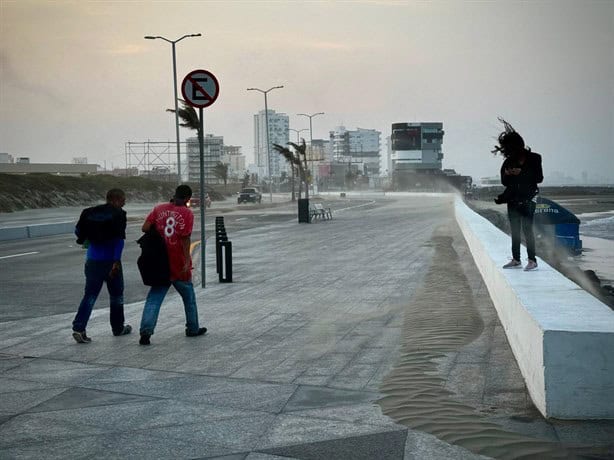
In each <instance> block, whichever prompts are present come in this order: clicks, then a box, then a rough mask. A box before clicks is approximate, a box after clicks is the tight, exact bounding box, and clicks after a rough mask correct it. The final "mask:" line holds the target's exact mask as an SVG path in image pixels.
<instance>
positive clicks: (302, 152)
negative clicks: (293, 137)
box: [288, 139, 311, 200]
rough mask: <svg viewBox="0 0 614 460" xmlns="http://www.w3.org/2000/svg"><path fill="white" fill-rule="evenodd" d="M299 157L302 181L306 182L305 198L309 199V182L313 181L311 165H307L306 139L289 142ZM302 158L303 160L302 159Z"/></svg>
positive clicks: (298, 164)
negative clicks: (297, 142) (310, 170)
mask: <svg viewBox="0 0 614 460" xmlns="http://www.w3.org/2000/svg"><path fill="white" fill-rule="evenodd" d="M288 145H290V146H291V147H292V148H293V149H294V151H295V152H296V155H297V157H298V163H297V166H298V167H299V172H300V176H301V179H302V181H303V182H304V183H305V199H307V200H308V199H309V184H310V183H311V174H310V172H309V167H308V166H307V145H306V144H305V139H301V143H300V145H299V144H295V143H294V142H288ZM301 158H302V161H301Z"/></svg>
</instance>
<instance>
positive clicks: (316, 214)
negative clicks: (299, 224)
mask: <svg viewBox="0 0 614 460" xmlns="http://www.w3.org/2000/svg"><path fill="white" fill-rule="evenodd" d="M309 218H310V219H332V218H333V212H332V211H331V209H330V208H325V207H324V206H322V203H314V204H313V205H312V206H310V207H309Z"/></svg>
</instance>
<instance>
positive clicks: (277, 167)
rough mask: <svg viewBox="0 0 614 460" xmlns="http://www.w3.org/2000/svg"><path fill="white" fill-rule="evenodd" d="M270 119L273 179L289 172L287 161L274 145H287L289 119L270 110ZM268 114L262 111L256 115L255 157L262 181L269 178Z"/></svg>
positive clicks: (270, 150) (283, 114)
mask: <svg viewBox="0 0 614 460" xmlns="http://www.w3.org/2000/svg"><path fill="white" fill-rule="evenodd" d="M268 118H269V150H268V151H269V152H270V153H271V159H270V160H271V163H270V167H271V171H270V173H271V174H270V176H271V177H277V178H278V177H280V176H281V173H282V172H286V173H287V172H289V171H290V168H289V167H288V164H287V162H286V160H285V159H284V158H283V157H282V156H281V155H280V154H278V153H277V152H276V151H275V149H274V148H273V144H278V145H284V146H285V145H286V144H287V143H288V141H289V140H290V137H289V130H288V128H289V126H290V124H289V118H288V115H286V114H285V113H276V112H275V110H272V109H269V110H268ZM266 142H267V135H266V113H265V111H264V110H261V111H260V112H258V113H257V114H256V115H254V157H255V158H256V164H257V165H258V175H259V176H260V179H263V178H266V177H268V176H269V159H268V158H267V144H266Z"/></svg>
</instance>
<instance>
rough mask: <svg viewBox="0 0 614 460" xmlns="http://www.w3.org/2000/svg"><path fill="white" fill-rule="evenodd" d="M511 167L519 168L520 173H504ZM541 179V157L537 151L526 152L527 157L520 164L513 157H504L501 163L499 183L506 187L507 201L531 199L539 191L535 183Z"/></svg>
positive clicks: (542, 178) (516, 201) (522, 201)
mask: <svg viewBox="0 0 614 460" xmlns="http://www.w3.org/2000/svg"><path fill="white" fill-rule="evenodd" d="M511 168H520V169H521V172H520V174H518V175H517V176H514V175H511V174H510V175H506V174H505V170H506V169H511ZM543 180H544V173H543V171H542V157H541V155H539V154H538V153H534V152H527V157H526V159H525V161H524V163H523V164H522V165H521V164H520V163H519V162H518V160H517V159H516V158H514V157H508V158H506V159H505V161H503V164H502V165H501V183H502V184H503V185H505V187H506V190H505V196H506V198H507V202H509V203H512V204H515V203H525V202H527V201H531V200H532V199H533V197H534V196H535V195H537V193H538V192H539V188H538V187H537V184H540V183H541V182H542V181H543Z"/></svg>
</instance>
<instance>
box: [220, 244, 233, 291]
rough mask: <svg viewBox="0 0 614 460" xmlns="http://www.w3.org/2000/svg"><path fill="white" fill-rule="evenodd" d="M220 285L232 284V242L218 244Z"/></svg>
mask: <svg viewBox="0 0 614 460" xmlns="http://www.w3.org/2000/svg"><path fill="white" fill-rule="evenodd" d="M220 255H221V257H220V260H221V261H222V265H221V267H220V272H219V275H220V283H232V242H230V241H221V242H220Z"/></svg>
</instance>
